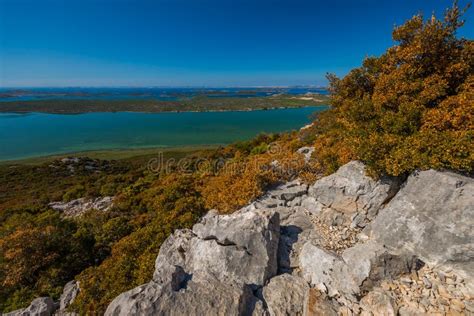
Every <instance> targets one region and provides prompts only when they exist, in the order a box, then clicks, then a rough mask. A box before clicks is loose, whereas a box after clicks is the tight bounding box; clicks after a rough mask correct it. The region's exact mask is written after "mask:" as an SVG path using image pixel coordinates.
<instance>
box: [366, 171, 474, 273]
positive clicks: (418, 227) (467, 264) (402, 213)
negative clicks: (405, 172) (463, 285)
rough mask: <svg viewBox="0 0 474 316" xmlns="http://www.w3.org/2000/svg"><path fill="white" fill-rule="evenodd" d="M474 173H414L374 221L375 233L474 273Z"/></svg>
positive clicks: (396, 246) (397, 247)
mask: <svg viewBox="0 0 474 316" xmlns="http://www.w3.org/2000/svg"><path fill="white" fill-rule="evenodd" d="M473 227H474V179H472V178H468V177H464V176H461V175H458V174H454V173H450V172H438V171H434V170H428V171H422V172H419V173H416V174H412V175H411V176H410V177H409V178H408V180H407V182H406V183H405V185H404V186H403V188H402V189H401V190H400V192H398V193H397V195H396V196H395V197H394V198H393V199H392V200H391V201H390V203H389V204H388V205H387V206H386V207H385V208H384V209H383V210H382V211H381V212H380V214H379V215H378V216H377V218H376V219H375V220H374V221H373V222H372V224H371V229H370V231H371V233H370V234H369V235H371V236H372V238H373V239H374V240H375V241H376V242H378V243H379V244H383V245H385V246H386V247H387V248H388V249H389V250H391V251H393V252H397V253H408V254H414V255H417V256H418V257H420V259H422V260H423V261H424V262H426V263H428V264H430V265H434V266H436V265H441V266H447V267H450V268H453V269H456V270H457V271H459V273H461V274H463V276H464V277H465V278H466V281H471V282H472V280H473V276H474V229H473Z"/></svg>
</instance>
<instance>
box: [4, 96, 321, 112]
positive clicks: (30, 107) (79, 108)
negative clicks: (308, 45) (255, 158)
mask: <svg viewBox="0 0 474 316" xmlns="http://www.w3.org/2000/svg"><path fill="white" fill-rule="evenodd" d="M327 102H328V97H327V96H325V95H317V97H314V98H303V97H297V96H293V95H274V96H267V97H256V96H252V97H245V98H239V97H210V96H205V95H204V96H203V95H198V96H195V97H192V98H186V99H180V100H176V101H165V100H146V99H137V100H87V99H84V100H80V99H79V100H61V99H52V100H29V101H1V102H0V112H10V113H11V112H15V113H28V112H44V113H57V114H78V113H88V112H146V113H153V112H186V111H193V112H207V111H251V110H267V109H272V108H280V107H283V108H297V107H305V106H319V105H326V104H327Z"/></svg>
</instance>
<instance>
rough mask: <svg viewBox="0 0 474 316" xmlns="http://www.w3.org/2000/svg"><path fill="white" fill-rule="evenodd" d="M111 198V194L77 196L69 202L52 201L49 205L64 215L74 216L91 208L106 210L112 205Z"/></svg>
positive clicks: (112, 198)
mask: <svg viewBox="0 0 474 316" xmlns="http://www.w3.org/2000/svg"><path fill="white" fill-rule="evenodd" d="M113 200H114V197H113V196H104V197H98V198H94V199H86V198H79V199H76V200H72V201H69V202H52V203H49V206H50V207H51V208H52V209H54V210H57V211H60V212H62V213H63V214H64V216H66V217H75V216H80V215H82V214H84V213H85V212H87V211H89V210H93V209H94V210H98V211H103V212H106V211H108V210H109V209H110V208H111V207H112V205H113Z"/></svg>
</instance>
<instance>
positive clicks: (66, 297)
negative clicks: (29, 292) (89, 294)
mask: <svg viewBox="0 0 474 316" xmlns="http://www.w3.org/2000/svg"><path fill="white" fill-rule="evenodd" d="M77 294H79V283H78V282H77V281H70V282H68V283H66V285H65V286H64V288H63V293H62V294H61V297H60V299H59V302H55V301H54V300H53V299H52V298H51V297H38V298H36V299H34V300H33V301H32V302H31V303H30V305H29V306H28V307H26V308H22V309H18V310H15V311H13V312H9V313H5V314H2V313H0V315H4V316H51V315H55V316H77V315H79V314H77V313H75V312H70V311H67V308H68V307H69V305H71V304H72V302H73V301H74V299H75V298H76V296H77Z"/></svg>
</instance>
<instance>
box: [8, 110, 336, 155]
mask: <svg viewBox="0 0 474 316" xmlns="http://www.w3.org/2000/svg"><path fill="white" fill-rule="evenodd" d="M1 104H2V102H0V115H1V114H18V115H20V114H54V115H79V114H90V113H142V114H165V113H220V112H253V111H275V110H289V109H305V108H317V107H326V108H328V109H329V107H330V105H329V104H317V105H304V106H281V107H277V106H275V107H269V108H265V109H261V108H254V109H252V108H247V109H228V110H224V109H222V110H212V109H209V110H202V111H198V110H184V111H179V110H172V111H148V112H147V111H130V110H128V111H81V112H59V111H2V110H1ZM0 161H1V160H0Z"/></svg>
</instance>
